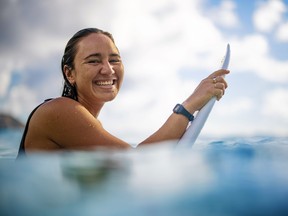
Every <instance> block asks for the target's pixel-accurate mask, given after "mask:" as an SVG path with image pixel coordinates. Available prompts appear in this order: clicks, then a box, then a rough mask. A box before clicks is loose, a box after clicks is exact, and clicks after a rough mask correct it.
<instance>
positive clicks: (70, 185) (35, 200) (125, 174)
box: [0, 131, 288, 216]
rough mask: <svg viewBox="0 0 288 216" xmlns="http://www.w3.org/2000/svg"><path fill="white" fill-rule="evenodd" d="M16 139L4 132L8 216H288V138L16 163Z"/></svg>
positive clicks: (3, 194)
mask: <svg viewBox="0 0 288 216" xmlns="http://www.w3.org/2000/svg"><path fill="white" fill-rule="evenodd" d="M9 133H10V132H7V131H6V132H5V134H3V132H2V134H0V215H7V216H9V215H13V216H14V215H30V216H31V215H41V216H45V215H47V216H48V215H53V216H55V215H69V216H74V215H75V216H76V215H77V216H78V215H83V216H85V215H91V216H92V215H93V216H94V215H101V216H102V215H137V216H138V215H139V216H141V215H177V216H178V215H219V216H220V215H221V216H222V215H288V169H287V167H288V138H275V137H250V138H235V137H234V138H225V139H221V140H215V139H202V140H200V141H198V142H197V143H196V145H194V146H193V147H192V148H190V149H177V148H175V143H173V142H169V143H161V144H157V145H152V146H148V147H142V148H139V147H138V148H136V149H131V150H130V151H125V152H124V151H108V150H98V151H93V152H65V153H57V154H34V155H31V156H29V157H28V158H22V159H20V160H17V161H14V158H15V156H16V153H17V150H18V145H19V140H20V137H21V132H19V131H18V132H17V131H14V132H11V133H10V135H9ZM15 142H16V143H15Z"/></svg>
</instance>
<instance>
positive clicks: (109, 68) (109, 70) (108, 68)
mask: <svg viewBox="0 0 288 216" xmlns="http://www.w3.org/2000/svg"><path fill="white" fill-rule="evenodd" d="M100 72H101V74H105V75H112V74H115V71H114V68H113V65H111V64H110V62H109V61H105V62H103V67H102V68H101V71H100Z"/></svg>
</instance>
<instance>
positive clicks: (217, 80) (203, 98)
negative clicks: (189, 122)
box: [183, 69, 230, 113]
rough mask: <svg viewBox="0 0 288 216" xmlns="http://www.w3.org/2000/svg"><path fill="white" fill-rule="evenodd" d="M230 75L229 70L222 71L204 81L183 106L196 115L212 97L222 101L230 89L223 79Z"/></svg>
mask: <svg viewBox="0 0 288 216" xmlns="http://www.w3.org/2000/svg"><path fill="white" fill-rule="evenodd" d="M228 73H230V71H229V70H224V69H221V70H217V71H215V72H214V73H212V74H210V75H209V76H208V77H207V78H205V79H203V80H202V81H201V82H200V84H199V85H198V87H197V88H196V89H195V91H194V92H193V93H192V95H190V96H189V97H188V98H187V100H185V101H184V102H183V106H184V107H185V108H186V109H187V110H188V111H190V112H191V113H194V112H195V111H197V110H200V109H201V108H202V107H203V106H204V105H205V104H206V103H207V102H208V101H209V100H210V99H211V98H212V97H214V96H215V97H216V98H217V100H220V99H221V98H222V96H223V95H224V94H225V89H226V88H227V87H228V84H227V82H226V81H225V79H224V77H223V76H224V75H226V74H228Z"/></svg>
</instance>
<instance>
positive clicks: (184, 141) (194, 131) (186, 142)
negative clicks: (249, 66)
mask: <svg viewBox="0 0 288 216" xmlns="http://www.w3.org/2000/svg"><path fill="white" fill-rule="evenodd" d="M229 62H230V45H229V44H227V48H226V54H225V56H224V58H223V61H222V62H221V63H222V64H221V67H220V69H228V66H229ZM215 102H216V97H213V98H211V99H210V100H209V101H208V102H207V104H206V105H205V106H204V107H202V109H201V110H199V112H198V113H197V115H196V116H195V118H194V120H193V121H192V122H191V124H190V126H189V127H188V128H187V130H186V132H185V133H184V135H183V136H182V137H181V139H180V140H179V142H178V145H177V146H180V147H189V146H192V145H193V144H194V143H195V141H196V139H197V137H198V135H199V134H200V132H201V130H202V128H203V126H204V124H205V122H206V120H207V118H208V116H209V114H210V112H211V110H212V108H213V106H214V104H215Z"/></svg>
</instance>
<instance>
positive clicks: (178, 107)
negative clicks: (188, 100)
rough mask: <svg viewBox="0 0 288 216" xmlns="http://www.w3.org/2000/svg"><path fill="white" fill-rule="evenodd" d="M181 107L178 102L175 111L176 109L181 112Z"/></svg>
mask: <svg viewBox="0 0 288 216" xmlns="http://www.w3.org/2000/svg"><path fill="white" fill-rule="evenodd" d="M180 109H181V106H180V105H179V104H177V105H176V106H175V108H174V111H175V112H176V113H179V111H180Z"/></svg>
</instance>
